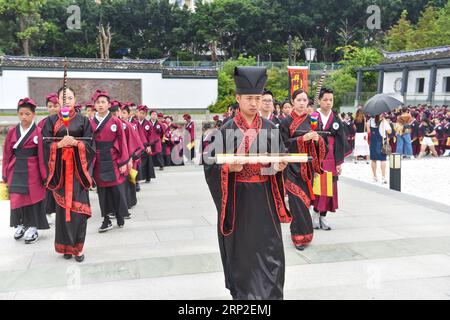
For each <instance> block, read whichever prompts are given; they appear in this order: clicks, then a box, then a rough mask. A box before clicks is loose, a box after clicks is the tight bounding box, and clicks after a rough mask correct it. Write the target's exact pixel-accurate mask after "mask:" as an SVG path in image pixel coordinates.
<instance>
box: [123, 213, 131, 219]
mask: <svg viewBox="0 0 450 320" xmlns="http://www.w3.org/2000/svg"><path fill="white" fill-rule="evenodd" d="M123 218H124V219H125V220H131V213H128V215H127V216H125V217H123Z"/></svg>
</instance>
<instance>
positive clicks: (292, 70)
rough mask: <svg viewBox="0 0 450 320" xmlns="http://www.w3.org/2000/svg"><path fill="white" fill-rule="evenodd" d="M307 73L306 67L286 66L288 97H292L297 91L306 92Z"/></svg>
mask: <svg viewBox="0 0 450 320" xmlns="http://www.w3.org/2000/svg"><path fill="white" fill-rule="evenodd" d="M308 71H309V69H308V67H291V66H288V75H289V96H290V97H292V94H293V93H294V91H295V90H298V89H302V90H304V91H306V92H308Z"/></svg>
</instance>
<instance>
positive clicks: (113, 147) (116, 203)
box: [91, 90, 130, 233]
mask: <svg viewBox="0 0 450 320" xmlns="http://www.w3.org/2000/svg"><path fill="white" fill-rule="evenodd" d="M92 101H93V102H94V105H95V110H97V112H96V114H95V116H94V120H91V125H92V130H93V131H94V140H95V146H96V149H97V150H96V154H95V161H94V179H95V183H96V184H97V192H98V200H99V203H100V210H101V212H102V217H103V223H102V225H101V226H100V228H99V229H98V232H100V233H103V232H106V231H109V230H112V229H113V225H112V223H111V220H110V217H109V214H111V213H113V214H115V216H116V219H117V226H118V227H119V228H123V227H124V225H125V220H124V219H125V217H127V216H129V212H128V203H127V196H126V195H127V189H126V181H127V180H128V179H127V176H128V162H129V161H130V156H129V154H128V147H127V140H126V136H125V132H124V130H123V123H122V121H121V120H120V119H119V118H117V117H115V116H113V115H112V113H111V112H110V111H109V107H110V106H111V104H110V98H109V93H108V92H106V91H102V90H97V91H96V92H95V93H94V95H93V96H92Z"/></svg>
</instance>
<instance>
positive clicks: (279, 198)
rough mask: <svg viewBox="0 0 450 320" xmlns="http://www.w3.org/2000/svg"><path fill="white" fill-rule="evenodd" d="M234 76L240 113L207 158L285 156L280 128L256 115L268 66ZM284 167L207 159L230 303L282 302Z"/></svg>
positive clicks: (282, 164)
mask: <svg viewBox="0 0 450 320" xmlns="http://www.w3.org/2000/svg"><path fill="white" fill-rule="evenodd" d="M234 78H235V82H236V95H237V96H236V99H237V101H238V102H239V104H240V111H238V112H237V113H236V115H235V117H234V118H233V120H230V121H228V122H227V123H226V124H224V125H223V126H222V128H221V130H220V131H218V133H220V135H219V136H216V137H215V139H214V142H213V143H211V144H210V145H208V149H209V150H206V152H210V154H211V156H214V154H218V153H227V154H250V153H252V154H253V153H280V152H281V153H284V151H285V148H284V145H283V142H282V140H281V136H280V134H279V130H278V129H277V128H276V127H275V125H274V124H273V123H272V122H270V121H269V120H267V119H264V118H262V117H261V116H260V115H259V113H258V108H259V107H260V104H261V103H262V97H261V95H262V91H263V88H264V84H265V82H266V80H267V74H266V68H263V67H236V68H235V71H234ZM223 146H225V150H223V149H224V148H223ZM210 148H211V149H210ZM224 151H225V152H224ZM286 166H287V163H286V162H279V163H277V164H273V165H270V164H269V165H264V164H261V163H257V164H223V165H220V164H215V163H213V162H211V161H210V159H207V161H206V160H205V164H204V172H205V177H206V182H207V184H208V187H209V190H210V192H211V195H212V198H213V200H214V203H215V205H216V208H217V212H218V223H217V227H218V238H219V248H220V253H221V258H222V264H223V269H224V275H225V286H226V287H227V288H228V289H229V290H230V293H231V296H232V297H233V299H238V300H260V299H263V300H268V299H270V300H277V299H283V287H284V278H285V258H284V249H283V238H282V232H281V224H280V223H281V222H284V223H289V222H290V221H291V216H290V213H289V211H288V210H287V208H286V206H285V203H284V196H285V195H284V185H283V179H282V171H283V170H284V169H285V168H286Z"/></svg>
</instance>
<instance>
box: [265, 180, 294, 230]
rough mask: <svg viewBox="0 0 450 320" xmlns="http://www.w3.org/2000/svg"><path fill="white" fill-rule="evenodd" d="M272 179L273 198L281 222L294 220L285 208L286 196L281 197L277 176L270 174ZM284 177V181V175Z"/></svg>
mask: <svg viewBox="0 0 450 320" xmlns="http://www.w3.org/2000/svg"><path fill="white" fill-rule="evenodd" d="M270 179H271V183H270V186H271V188H272V194H273V200H274V203H275V208H276V210H277V215H278V218H279V219H280V222H281V223H289V222H291V221H292V216H291V215H290V213H289V212H288V211H287V210H286V208H285V205H284V198H283V197H281V194H280V189H279V186H278V182H277V177H276V176H270ZM282 179H283V182H284V178H283V177H282Z"/></svg>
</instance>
